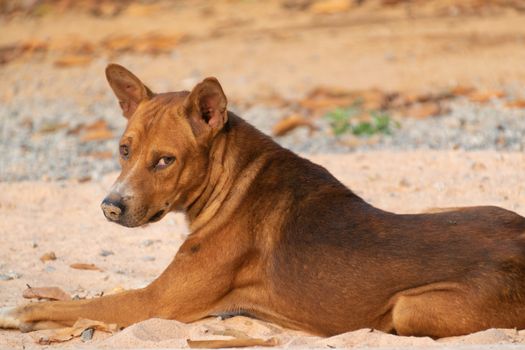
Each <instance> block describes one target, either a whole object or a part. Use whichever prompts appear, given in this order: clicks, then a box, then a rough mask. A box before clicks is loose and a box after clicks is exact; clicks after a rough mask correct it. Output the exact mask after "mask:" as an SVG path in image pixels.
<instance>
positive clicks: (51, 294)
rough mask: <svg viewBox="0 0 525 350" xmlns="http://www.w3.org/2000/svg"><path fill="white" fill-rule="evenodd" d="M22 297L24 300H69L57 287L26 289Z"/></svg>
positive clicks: (67, 295)
mask: <svg viewBox="0 0 525 350" xmlns="http://www.w3.org/2000/svg"><path fill="white" fill-rule="evenodd" d="M22 296H23V297H24V298H26V299H49V300H71V296H69V294H67V293H66V292H64V291H63V290H62V289H60V288H58V287H40V288H32V287H28V288H27V289H26V290H25V291H24V293H23V294H22Z"/></svg>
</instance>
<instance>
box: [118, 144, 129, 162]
mask: <svg viewBox="0 0 525 350" xmlns="http://www.w3.org/2000/svg"><path fill="white" fill-rule="evenodd" d="M119 152H120V156H121V157H122V158H124V159H127V158H128V156H129V148H128V146H127V145H120V147H119Z"/></svg>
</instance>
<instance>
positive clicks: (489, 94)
mask: <svg viewBox="0 0 525 350" xmlns="http://www.w3.org/2000/svg"><path fill="white" fill-rule="evenodd" d="M504 96H505V93H504V92H503V91H499V90H493V91H476V92H473V93H472V94H470V95H469V96H468V97H469V99H470V100H471V101H472V102H478V103H485V102H488V101H490V100H492V99H495V98H502V97H504Z"/></svg>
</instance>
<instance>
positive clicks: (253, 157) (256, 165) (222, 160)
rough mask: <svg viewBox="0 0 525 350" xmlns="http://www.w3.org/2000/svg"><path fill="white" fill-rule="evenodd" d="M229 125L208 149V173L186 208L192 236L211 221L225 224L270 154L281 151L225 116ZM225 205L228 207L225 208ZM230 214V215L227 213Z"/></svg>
mask: <svg viewBox="0 0 525 350" xmlns="http://www.w3.org/2000/svg"><path fill="white" fill-rule="evenodd" d="M228 118H229V121H228V125H227V126H226V128H225V130H224V131H223V132H221V133H219V134H218V135H217V136H216V137H215V139H214V140H213V143H212V145H211V147H210V151H209V165H208V173H207V176H206V178H205V180H204V181H203V184H202V187H201V188H200V189H199V191H198V194H197V195H196V198H195V199H194V200H192V203H191V205H189V206H188V207H187V208H186V218H187V220H188V223H189V226H190V230H191V232H195V231H197V230H199V229H200V228H202V227H203V226H205V225H207V224H208V223H209V222H210V221H211V220H213V219H218V217H219V215H216V214H218V212H219V211H220V220H221V221H222V220H224V221H227V220H228V218H229V217H230V215H231V214H233V212H234V210H235V208H237V206H238V205H240V204H241V201H242V198H243V194H244V193H245V191H246V190H247V188H248V186H249V185H250V184H251V183H252V180H253V178H254V177H255V176H256V175H257V174H258V172H259V170H260V168H261V167H262V166H263V164H264V162H262V161H261V159H262V158H264V157H268V155H270V154H271V151H272V150H279V149H281V150H283V151H284V149H282V148H281V147H280V146H279V145H278V144H277V143H275V142H274V141H273V140H271V139H270V138H269V137H268V136H266V135H264V134H262V133H261V132H259V131H258V130H257V129H255V128H253V127H252V126H251V125H249V124H248V123H246V122H245V121H244V120H242V119H241V118H239V117H238V116H236V115H234V114H233V113H231V112H228ZM226 202H228V203H229V205H227V206H226V205H224V204H225V203H226ZM230 212H231V213H230Z"/></svg>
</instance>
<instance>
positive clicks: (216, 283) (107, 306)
mask: <svg viewBox="0 0 525 350" xmlns="http://www.w3.org/2000/svg"><path fill="white" fill-rule="evenodd" d="M106 75H107V78H108V81H109V84H110V85H111V87H112V89H113V91H114V92H115V94H116V96H117V98H118V100H119V103H120V106H121V107H122V110H123V112H124V116H125V117H126V118H128V126H127V128H126V131H125V132H124V135H123V136H122V139H121V141H120V162H121V165H122V173H121V175H120V176H119V178H118V180H117V181H116V183H115V185H114V186H113V188H112V191H111V193H110V194H109V195H108V197H107V198H106V199H104V201H103V202H102V209H103V211H104V215H105V216H106V217H107V218H108V219H109V220H111V221H114V222H116V223H119V224H121V225H125V226H129V227H133V226H140V225H143V224H146V223H149V222H153V221H157V220H160V219H161V218H162V217H163V216H164V215H165V214H166V213H168V212H169V211H173V210H181V211H184V212H185V213H186V215H187V219H188V222H189V225H190V228H191V231H192V233H191V235H190V236H189V237H188V239H187V240H186V241H185V242H184V244H183V245H182V246H181V247H180V249H179V251H178V253H177V255H176V256H175V259H174V260H173V262H172V263H171V264H170V265H169V267H168V268H167V269H166V271H164V273H163V274H162V275H161V276H160V277H159V278H157V279H156V280H155V281H154V282H152V283H151V285H149V286H148V287H146V288H144V289H139V290H134V291H129V292H124V293H121V294H116V295H110V296H104V297H101V298H95V299H89V300H78V301H66V302H44V303H34V304H30V305H27V306H22V307H19V308H3V309H1V310H0V326H2V327H18V328H20V329H22V330H32V329H42V328H49V327H57V326H63V325H71V324H72V323H74V322H75V320H77V319H78V318H79V317H84V318H89V319H95V320H100V321H105V322H110V323H118V324H119V325H120V326H122V327H125V326H128V325H130V324H132V323H135V322H138V321H141V320H144V319H147V318H151V317H161V318H166V319H176V320H180V321H184V322H191V321H195V320H198V319H201V318H203V317H206V316H208V315H218V314H241V313H242V314H248V315H251V316H253V317H257V318H260V319H264V320H269V321H272V322H275V323H278V324H281V325H283V326H286V327H290V328H295V329H302V330H306V331H309V332H312V333H315V334H320V335H333V334H337V333H341V332H346V331H350V330H354V329H358V328H363V327H372V328H376V329H379V330H382V331H385V332H392V333H397V334H402V335H421V336H422V335H428V336H432V337H443V336H451V335H460V334H466V333H470V332H474V331H478V330H482V329H485V328H489V327H503V328H513V327H516V328H520V329H521V328H524V327H525V235H524V234H525V219H524V218H523V217H521V216H519V215H517V214H515V213H513V212H510V211H507V210H504V209H500V208H496V207H475V208H464V209H459V210H453V211H449V212H442V213H434V214H421V215H396V214H392V213H389V212H385V211H382V210H380V209H376V208H374V207H372V206H371V205H369V204H367V203H365V202H364V201H363V200H362V199H361V198H359V197H358V196H356V195H355V194H354V193H352V192H351V191H350V190H349V189H348V188H346V187H345V186H343V185H342V184H341V183H340V182H339V181H337V180H336V179H335V178H334V177H333V176H332V175H330V173H328V171H326V170H325V169H324V168H322V167H320V166H318V165H316V164H313V163H311V162H309V161H308V160H305V159H302V158H300V157H298V156H297V155H295V154H293V153H292V152H290V151H288V150H286V149H283V148H281V147H280V146H279V145H277V144H276V143H275V142H273V141H272V140H271V139H270V138H269V137H267V136H265V135H263V134H262V133H260V132H259V131H257V130H256V129H254V128H253V127H252V126H250V125H249V124H248V123H246V122H245V121H243V120H242V119H241V118H239V117H237V116H236V115H234V114H232V113H231V112H228V111H227V109H226V96H225V95H224V93H223V90H222V88H221V86H220V84H219V82H218V81H217V80H216V79H214V78H207V79H205V80H204V81H203V82H201V83H200V84H198V85H197V86H196V87H195V88H194V89H193V91H191V92H174V93H164V94H154V93H152V92H151V90H150V89H148V88H147V87H146V86H145V85H144V84H142V82H141V81H140V80H139V79H138V78H137V77H135V76H134V75H133V74H132V73H130V72H129V71H127V70H126V69H125V68H123V67H121V66H118V65H110V66H108V68H107V70H106Z"/></svg>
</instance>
